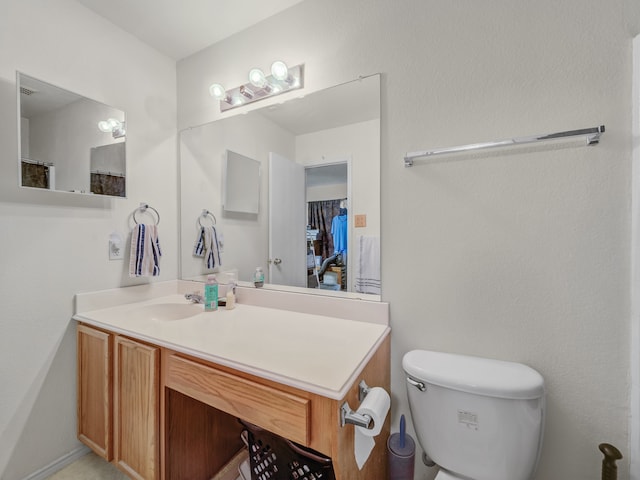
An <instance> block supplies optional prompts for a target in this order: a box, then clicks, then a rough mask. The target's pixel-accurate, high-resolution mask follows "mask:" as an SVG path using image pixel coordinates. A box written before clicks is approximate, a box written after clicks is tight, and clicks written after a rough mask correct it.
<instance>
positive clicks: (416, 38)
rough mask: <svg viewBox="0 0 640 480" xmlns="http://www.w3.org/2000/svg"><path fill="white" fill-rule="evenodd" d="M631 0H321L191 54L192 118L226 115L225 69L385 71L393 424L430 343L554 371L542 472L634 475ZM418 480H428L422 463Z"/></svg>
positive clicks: (385, 276) (309, 77)
mask: <svg viewBox="0 0 640 480" xmlns="http://www.w3.org/2000/svg"><path fill="white" fill-rule="evenodd" d="M630 10H633V7H632V6H630V5H629V2H628V1H622V0H615V1H613V2H598V1H596V0H586V1H585V0H567V1H564V2H554V1H551V0H541V1H540V2H535V3H533V2H503V1H498V0H487V1H484V2H463V1H459V0H455V1H449V2H433V1H421V2H417V1H413V2H411V1H409V2H396V1H393V0H375V1H371V0H368V1H365V0H352V1H349V2H342V1H339V0H309V1H306V2H303V3H301V4H299V5H297V6H295V7H293V8H292V9H289V10H287V11H286V12H284V13H282V14H281V15H278V16H277V17H274V18H272V19H270V20H267V21H265V22H263V23H261V24H258V25H256V26H255V27H252V28H251V29H249V30H247V31H245V32H242V33H240V34H238V35H236V36H234V37H232V38H230V39H228V40H225V41H223V42H220V43H219V44H216V45H215V46H213V47H211V48H209V49H206V50H204V51H202V52H200V53H198V54H197V55H194V56H193V57H190V58H188V59H185V60H183V61H181V62H179V63H178V104H179V106H180V108H179V115H178V123H179V125H180V126H181V127H186V126H189V125H197V124H201V123H204V122H207V121H210V120H213V119H216V118H218V117H219V113H218V112H216V111H215V109H216V105H215V104H214V102H211V101H210V100H209V98H208V93H207V87H208V85H209V84H210V83H212V82H213V81H214V80H215V81H219V82H220V83H222V84H224V85H238V84H241V83H243V82H244V76H245V75H246V72H247V71H248V70H249V69H250V68H251V67H253V66H258V67H263V68H266V67H267V66H268V65H270V63H271V61H273V60H275V59H276V58H281V59H283V60H284V61H286V62H287V63H289V64H292V65H295V64H297V63H305V72H306V79H305V89H306V91H307V92H311V91H315V90H318V89H321V88H324V87H328V86H330V85H334V84H338V83H342V82H344V81H347V80H350V79H354V78H356V77H358V76H359V75H367V74H371V73H376V72H381V73H382V74H383V82H382V100H383V104H382V116H383V120H382V130H381V135H382V169H381V191H382V220H381V223H382V272H383V273H382V284H383V299H384V300H386V301H389V302H391V317H392V328H393V343H392V389H393V393H392V398H393V426H394V429H395V428H397V424H398V418H399V414H400V413H406V414H408V413H409V411H408V407H407V401H406V393H405V385H404V381H403V378H402V371H401V363H400V361H401V358H402V355H403V354H404V353H405V352H406V351H408V350H410V349H413V348H429V349H435V350H444V351H451V352H461V353H468V354H476V355H481V356H487V357H492V358H500V359H506V360H515V361H520V362H524V363H527V364H529V365H531V366H532V367H534V368H536V369H537V370H539V371H540V372H541V373H542V375H543V376H544V377H545V380H546V386H547V399H548V417H547V418H548V421H547V429H546V438H545V444H544V449H543V452H542V458H541V463H540V468H539V472H538V475H537V478H538V479H540V480H543V479H544V480H564V479H570V478H571V479H573V478H575V479H577V478H593V479H595V478H598V477H599V471H600V461H601V454H600V452H599V451H598V448H597V446H598V444H599V443H600V442H603V441H606V442H610V443H612V444H614V445H616V446H618V448H620V449H621V450H622V452H623V454H624V455H625V460H623V461H622V462H621V463H620V470H619V471H620V477H621V478H627V477H628V471H629V464H628V438H629V435H628V418H627V417H628V415H629V412H630V410H629V388H630V385H629V355H630V350H629V340H628V338H629V333H630V295H629V289H630V286H629V278H630V244H629V238H630V202H631V190H630V180H629V179H630V175H631V161H630V158H631V155H630V146H631V135H630V125H631V36H630V28H631V27H630V25H627V24H625V14H626V13H627V12H629V11H630ZM599 124H605V125H606V128H607V132H606V133H605V135H604V136H603V138H602V142H601V144H600V145H599V146H597V147H594V148H584V147H583V148H558V147H554V148H552V149H546V148H543V149H539V148H532V149H526V150H524V151H522V152H520V153H517V154H512V153H509V152H504V151H503V152H499V153H498V152H496V153H492V154H486V155H481V156H478V157H477V158H473V159H467V160H465V161H460V162H453V163H449V164H440V165H433V166H415V167H413V168H412V169H406V168H404V167H403V162H402V157H403V155H404V153H405V152H407V151H413V150H420V149H426V148H430V147H440V146H447V145H456V144H466V143H472V142H478V141H487V140H494V139H501V138H505V137H511V136H518V135H528V134H536V133H545V132H549V133H551V132H555V131H562V130H570V129H574V128H584V127H590V126H596V125H599ZM416 477H417V478H430V473H428V472H426V469H423V468H419V470H418V472H417V474H416Z"/></svg>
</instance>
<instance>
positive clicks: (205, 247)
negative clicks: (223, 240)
mask: <svg viewBox="0 0 640 480" xmlns="http://www.w3.org/2000/svg"><path fill="white" fill-rule="evenodd" d="M193 254H194V255H195V256H196V257H204V262H205V264H206V265H207V268H208V269H211V270H212V269H214V268H215V267H220V266H222V258H221V256H220V241H219V239H218V232H217V231H216V227H202V228H201V229H200V234H199V235H198V239H197V240H196V244H195V246H194V247H193Z"/></svg>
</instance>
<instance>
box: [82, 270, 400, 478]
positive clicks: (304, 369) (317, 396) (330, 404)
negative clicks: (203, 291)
mask: <svg viewBox="0 0 640 480" xmlns="http://www.w3.org/2000/svg"><path fill="white" fill-rule="evenodd" d="M164 283H167V285H161V286H159V287H157V288H156V290H157V291H156V292H154V294H153V295H150V294H149V293H148V292H147V290H144V289H141V288H140V287H129V288H124V289H119V290H122V291H123V292H118V291H116V290H114V291H105V292H97V293H95V294H81V295H78V296H77V297H76V312H78V313H76V315H75V316H74V319H75V320H77V321H78V327H77V328H78V438H79V439H80V440H81V441H82V442H83V443H85V444H86V445H88V446H89V447H90V448H91V449H92V450H93V451H94V452H96V453H97V454H98V455H100V456H102V457H103V458H105V459H106V460H108V461H112V462H113V463H114V464H116V465H117V466H118V468H119V469H120V470H122V471H123V472H125V473H126V474H127V475H128V476H130V477H131V478H134V479H145V480H151V479H163V480H183V479H184V480H198V479H202V480H209V479H212V478H216V479H217V478H225V479H226V478H231V479H235V478H237V476H238V475H237V470H236V471H235V473H234V474H231V476H223V474H222V473H221V472H224V471H226V470H225V468H228V466H229V463H230V462H233V461H234V459H237V458H238V457H239V456H240V455H241V454H242V451H243V450H245V449H244V443H243V442H242V440H241V437H240V434H241V432H242V431H243V429H244V428H245V426H243V424H242V423H241V422H240V421H239V420H242V421H243V422H246V423H249V424H251V425H255V426H257V427H259V428H260V429H264V430H266V431H268V432H271V433H273V434H276V435H278V436H280V437H283V438H285V439H288V440H290V441H292V442H295V444H297V445H300V446H303V447H305V448H308V449H312V450H313V451H315V452H317V453H319V454H321V455H322V456H324V457H330V458H331V460H332V463H333V469H334V472H335V478H336V479H340V480H352V479H365V478H366V479H371V478H386V477H387V457H386V439H387V437H388V435H389V422H390V420H389V416H390V415H387V417H386V420H385V424H384V427H383V428H382V431H381V433H380V434H379V435H378V436H376V437H374V439H375V447H374V448H373V451H372V452H371V454H370V456H369V458H368V460H367V461H366V463H365V464H364V466H363V468H362V469H361V470H360V469H359V468H358V466H357V464H356V461H355V455H354V428H355V427H354V425H350V424H346V425H344V426H342V425H341V407H342V406H343V405H344V404H345V402H347V403H348V405H349V406H350V407H351V408H352V409H353V410H356V409H357V408H358V405H359V404H360V400H359V384H360V382H361V381H364V382H366V384H367V385H369V386H371V387H373V386H379V387H383V388H384V389H386V390H387V391H389V388H390V371H389V354H390V351H389V348H390V347H389V340H390V336H389V333H390V329H389V326H388V305H387V304H385V303H381V302H368V301H365V300H356V299H336V298H331V297H318V296H313V295H300V294H294V293H285V292H268V291H266V290H265V291H256V290H255V289H248V288H246V289H243V288H238V304H237V306H236V308H235V309H233V310H225V309H224V308H223V307H221V308H220V310H218V311H216V312H204V311H203V306H202V305H197V304H190V303H188V302H187V301H186V300H185V299H184V293H186V292H187V291H189V285H188V284H189V283H190V282H164ZM170 283H175V286H171V285H169V284H170ZM147 287H148V286H147ZM130 289H138V291H139V292H142V296H143V298H142V299H141V300H140V299H139V298H136V295H135V294H134V293H135V292H131V291H130ZM172 290H173V291H172ZM120 293H121V295H120ZM145 297H146V298H145ZM308 297H312V298H308ZM314 297H315V298H314ZM134 299H135V300H139V301H133V300H134ZM274 305H278V308H273V307H274ZM311 312H313V313H311ZM329 312H330V313H331V314H332V315H327V313H329ZM280 475H282V476H280ZM274 478H275V477H274ZM277 478H290V477H289V476H288V474H287V476H285V475H284V474H279V476H278V477H277ZM291 478H297V477H295V476H292V477H291Z"/></svg>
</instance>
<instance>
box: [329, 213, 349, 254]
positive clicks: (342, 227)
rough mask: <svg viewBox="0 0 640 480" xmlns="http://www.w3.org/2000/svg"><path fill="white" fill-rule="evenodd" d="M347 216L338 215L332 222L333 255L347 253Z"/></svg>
mask: <svg viewBox="0 0 640 480" xmlns="http://www.w3.org/2000/svg"><path fill="white" fill-rule="evenodd" d="M347 226H348V221H347V216H346V215H338V216H337V217H333V220H332V221H331V235H333V253H334V254H335V253H346V251H347Z"/></svg>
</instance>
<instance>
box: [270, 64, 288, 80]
mask: <svg viewBox="0 0 640 480" xmlns="http://www.w3.org/2000/svg"><path fill="white" fill-rule="evenodd" d="M271 75H273V78H275V79H276V80H280V81H284V80H286V79H287V77H288V76H289V69H288V68H287V64H286V63H284V62H281V61H280V60H278V61H276V62H273V64H272V65H271Z"/></svg>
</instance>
